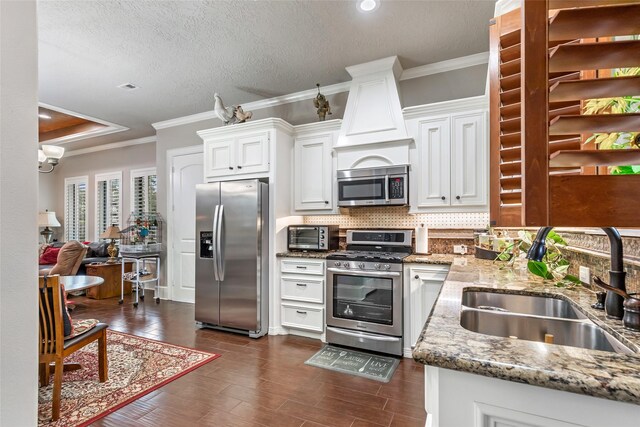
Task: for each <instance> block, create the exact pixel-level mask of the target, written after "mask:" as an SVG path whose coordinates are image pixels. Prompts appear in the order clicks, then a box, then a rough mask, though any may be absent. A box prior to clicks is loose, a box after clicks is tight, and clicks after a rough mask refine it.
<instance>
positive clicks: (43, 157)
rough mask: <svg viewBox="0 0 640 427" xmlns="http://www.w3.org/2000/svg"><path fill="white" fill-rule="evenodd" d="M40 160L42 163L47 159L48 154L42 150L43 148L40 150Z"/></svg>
mask: <svg viewBox="0 0 640 427" xmlns="http://www.w3.org/2000/svg"><path fill="white" fill-rule="evenodd" d="M38 161H39V162H40V163H42V162H46V161H47V155H46V154H44V151H42V150H38Z"/></svg>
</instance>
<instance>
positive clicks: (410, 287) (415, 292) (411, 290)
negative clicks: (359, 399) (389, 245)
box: [404, 264, 449, 357]
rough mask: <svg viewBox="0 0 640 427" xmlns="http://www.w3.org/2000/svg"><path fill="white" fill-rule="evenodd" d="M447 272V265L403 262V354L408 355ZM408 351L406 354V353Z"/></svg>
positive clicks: (436, 297)
mask: <svg viewBox="0 0 640 427" xmlns="http://www.w3.org/2000/svg"><path fill="white" fill-rule="evenodd" d="M447 274H449V266H448V265H436V264H405V266H404V283H405V287H404V291H405V292H404V294H405V304H404V310H405V313H404V314H405V327H404V336H405V339H404V342H405V344H404V347H405V355H406V356H409V357H410V353H411V349H412V348H413V347H414V346H415V345H416V341H417V340H418V337H420V333H421V332H422V329H423V327H424V324H425V322H426V321H427V318H428V317H429V314H430V313H431V309H432V308H433V305H434V304H435V302H436V300H437V299H438V295H439V294H440V289H442V285H443V284H444V281H445V279H446V278H447ZM407 353H408V354H407Z"/></svg>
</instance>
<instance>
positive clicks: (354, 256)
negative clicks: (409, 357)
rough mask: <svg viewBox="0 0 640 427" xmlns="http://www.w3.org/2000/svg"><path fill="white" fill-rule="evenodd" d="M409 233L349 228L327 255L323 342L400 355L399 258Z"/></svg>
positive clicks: (408, 251) (406, 248) (407, 250)
mask: <svg viewBox="0 0 640 427" xmlns="http://www.w3.org/2000/svg"><path fill="white" fill-rule="evenodd" d="M411 233H412V231H411V230H362V231H360V230H348V231H347V250H346V251H343V252H336V253H333V254H330V255H329V256H327V319H326V321H327V342H329V343H332V344H339V345H344V346H349V347H357V348H361V349H366V350H372V351H378V352H381V353H388V354H394V355H398V356H401V355H402V317H403V316H402V260H403V259H404V258H405V257H407V256H408V255H409V254H411Z"/></svg>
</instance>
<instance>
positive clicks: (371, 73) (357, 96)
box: [334, 56, 413, 170]
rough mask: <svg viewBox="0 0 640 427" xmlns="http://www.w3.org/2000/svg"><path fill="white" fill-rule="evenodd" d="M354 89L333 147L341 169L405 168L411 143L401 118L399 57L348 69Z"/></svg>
mask: <svg viewBox="0 0 640 427" xmlns="http://www.w3.org/2000/svg"><path fill="white" fill-rule="evenodd" d="M347 72H348V73H349V74H350V75H351V77H352V81H351V87H350V89H349V97H348V99H347V105H346V107H345V112H344V117H343V119H342V126H341V127H340V136H339V138H338V142H337V144H336V146H335V147H334V149H335V151H336V153H337V158H338V170H344V169H356V168H358V169H359V168H373V167H380V166H393V165H406V164H408V163H409V144H410V143H411V142H412V141H413V140H412V139H411V138H410V137H409V135H408V134H407V129H406V126H405V123H404V118H403V116H402V107H401V104H400V96H399V94H398V79H399V78H400V75H401V74H402V66H401V65H400V62H399V61H398V57H397V56H392V57H389V58H383V59H379V60H377V61H372V62H367V63H365V64H360V65H354V66H351V67H347Z"/></svg>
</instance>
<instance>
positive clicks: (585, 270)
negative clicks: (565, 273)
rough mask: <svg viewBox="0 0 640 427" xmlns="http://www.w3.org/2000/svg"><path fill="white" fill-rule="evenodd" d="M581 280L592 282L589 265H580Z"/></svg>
mask: <svg viewBox="0 0 640 427" xmlns="http://www.w3.org/2000/svg"><path fill="white" fill-rule="evenodd" d="M580 281H582V282H584V283H589V284H590V283H591V270H589V267H584V266H582V265H581V266H580Z"/></svg>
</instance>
